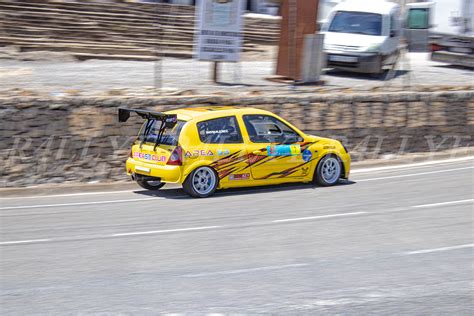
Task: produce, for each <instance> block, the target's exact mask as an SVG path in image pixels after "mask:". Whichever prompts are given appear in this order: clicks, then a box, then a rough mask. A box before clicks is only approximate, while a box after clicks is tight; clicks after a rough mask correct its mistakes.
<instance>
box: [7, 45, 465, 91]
mask: <svg viewBox="0 0 474 316" xmlns="http://www.w3.org/2000/svg"><path fill="white" fill-rule="evenodd" d="M429 57H430V56H429V54H426V53H410V54H408V59H407V60H406V61H404V62H403V63H401V64H400V71H398V72H397V75H396V77H395V78H394V79H393V80H391V81H388V82H385V81H382V80H380V79H376V78H373V77H371V76H370V75H364V74H355V73H350V72H342V71H335V70H331V71H328V72H327V73H326V74H325V75H323V76H322V80H324V81H325V84H324V86H323V88H325V89H333V88H334V89H340V88H351V89H353V90H362V91H367V90H368V89H372V88H374V87H384V89H385V90H386V89H387V88H396V87H398V88H401V87H403V89H406V86H407V85H412V86H419V85H441V86H454V87H456V86H466V85H472V84H473V82H474V72H473V71H472V70H469V69H464V68H459V67H451V66H449V65H447V64H444V63H439V62H433V61H431V60H430V59H429ZM275 67H276V66H275V62H274V61H271V60H258V59H257V60H252V61H249V60H247V61H243V62H242V63H239V64H232V63H224V64H223V65H222V66H221V69H220V80H221V81H222V83H223V84H221V85H216V84H214V83H213V82H212V81H211V64H210V63H209V62H199V61H195V60H191V59H176V58H166V59H165V60H164V61H163V63H162V66H161V70H160V71H159V72H158V73H159V76H158V78H161V84H162V86H163V87H164V88H165V91H166V92H173V91H174V92H176V91H182V90H186V89H191V90H193V92H194V93H196V94H208V93H218V94H231V95H239V96H241V95H242V93H246V92H247V93H253V94H255V93H257V94H258V92H265V95H268V94H272V93H273V94H282V93H294V92H300V93H304V92H311V93H314V91H315V87H314V86H298V87H289V86H288V85H284V84H281V83H275V82H271V81H268V80H266V78H268V77H271V76H273V75H274V74H275ZM154 78H155V64H154V63H153V62H139V61H107V60H89V61H85V62H66V61H60V60H59V61H57V60H52V61H15V60H1V59H0V87H2V88H3V89H18V88H21V89H32V90H36V91H38V92H40V93H44V94H51V95H53V96H61V95H63V94H65V93H71V91H72V93H74V94H76V93H80V94H82V95H91V94H92V95H95V94H103V93H104V91H107V90H113V89H128V91H129V92H128V93H129V94H131V95H134V94H139V95H142V94H146V90H147V89H149V88H153V86H154ZM318 91H319V90H318ZM123 93H125V92H123ZM148 93H150V92H148Z"/></svg>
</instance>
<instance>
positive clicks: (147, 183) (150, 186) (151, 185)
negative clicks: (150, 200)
mask: <svg viewBox="0 0 474 316" xmlns="http://www.w3.org/2000/svg"><path fill="white" fill-rule="evenodd" d="M137 184H138V185H139V186H141V187H142V188H144V189H146V190H151V191H157V190H159V189H161V188H162V187H163V186H164V185H165V184H164V183H163V182H161V181H160V180H158V179H156V180H155V179H149V178H148V179H147V178H142V177H140V178H137Z"/></svg>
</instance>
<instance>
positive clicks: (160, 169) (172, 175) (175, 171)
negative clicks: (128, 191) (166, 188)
mask: <svg viewBox="0 0 474 316" xmlns="http://www.w3.org/2000/svg"><path fill="white" fill-rule="evenodd" d="M126 170H127V174H128V175H129V176H134V175H135V174H139V175H143V176H147V177H152V178H159V179H160V180H161V182H166V183H180V182H181V175H182V172H181V166H167V165H164V166H159V165H156V164H152V163H144V162H140V161H137V160H135V159H133V158H128V159H127V162H126Z"/></svg>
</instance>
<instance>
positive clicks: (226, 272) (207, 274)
mask: <svg viewBox="0 0 474 316" xmlns="http://www.w3.org/2000/svg"><path fill="white" fill-rule="evenodd" d="M308 265H309V264H307V263H296V264H287V265H281V266H267V267H259V268H249V269H238V270H228V271H218V272H204V273H195V274H185V275H183V277H186V278H199V277H207V276H213V275H229V274H241V273H250V272H259V271H272V270H282V269H291V268H301V267H306V266H308Z"/></svg>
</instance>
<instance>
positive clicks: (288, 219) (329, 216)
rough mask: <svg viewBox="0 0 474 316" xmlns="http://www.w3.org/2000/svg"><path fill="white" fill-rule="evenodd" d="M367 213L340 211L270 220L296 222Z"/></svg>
mask: <svg viewBox="0 0 474 316" xmlns="http://www.w3.org/2000/svg"><path fill="white" fill-rule="evenodd" d="M363 214H368V213H367V212H353V213H340V214H330V215H320V216H310V217H297V218H286V219H278V220H274V221H272V223H286V222H297V221H309V220H315V219H324V218H334V217H343V216H357V215H363Z"/></svg>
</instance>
